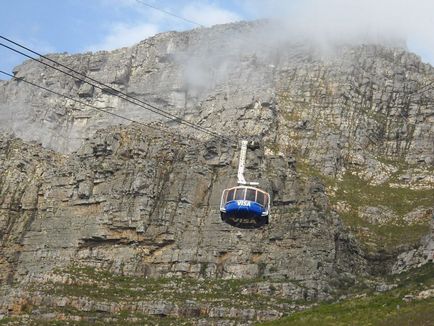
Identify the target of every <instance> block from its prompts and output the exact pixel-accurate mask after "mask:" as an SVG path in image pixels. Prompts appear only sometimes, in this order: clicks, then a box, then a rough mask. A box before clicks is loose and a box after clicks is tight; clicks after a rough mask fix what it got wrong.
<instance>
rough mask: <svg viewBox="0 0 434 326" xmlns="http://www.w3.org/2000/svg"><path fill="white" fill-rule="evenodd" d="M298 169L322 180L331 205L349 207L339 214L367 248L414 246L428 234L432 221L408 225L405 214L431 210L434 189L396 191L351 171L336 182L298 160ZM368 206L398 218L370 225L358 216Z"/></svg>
mask: <svg viewBox="0 0 434 326" xmlns="http://www.w3.org/2000/svg"><path fill="white" fill-rule="evenodd" d="M389 163H390V162H389ZM401 165H402V164H401ZM401 167H402V166H401ZM297 170H298V172H299V173H301V175H306V176H309V177H312V176H313V177H318V178H320V179H321V180H322V182H323V183H324V184H325V185H326V186H327V189H328V195H329V199H330V202H331V204H332V205H337V204H338V203H345V204H346V205H347V210H346V211H341V212H339V214H340V216H341V217H342V219H343V221H344V223H345V224H346V225H347V226H348V227H350V229H351V230H352V231H353V232H354V233H355V234H356V236H357V238H358V239H359V240H360V241H361V242H362V243H363V244H364V245H365V247H366V249H369V250H381V249H385V250H387V249H393V248H395V247H397V246H400V245H413V244H415V243H417V242H418V241H419V239H420V238H421V237H422V236H423V235H425V234H427V233H428V232H429V219H426V220H424V221H419V222H417V223H413V224H408V223H407V222H406V221H404V215H405V214H407V213H409V212H411V211H412V210H414V209H416V208H418V207H425V208H430V207H432V206H433V204H434V189H421V190H414V189H409V188H395V187H391V186H390V184H389V183H385V184H380V185H372V184H370V183H369V182H367V181H364V180H362V179H360V178H359V177H358V176H357V175H355V174H353V173H351V172H347V173H346V174H345V175H343V176H342V178H341V179H335V178H331V177H328V176H324V175H322V174H321V173H320V172H319V171H318V170H316V169H315V168H313V167H311V166H310V165H309V164H307V163H306V162H304V161H303V160H301V159H300V160H298V161H297ZM396 173H397V174H398V173H399V171H398V172H396ZM391 179H393V176H392V178H391ZM366 206H371V207H387V209H388V210H390V211H391V212H392V213H393V214H394V216H395V217H394V218H392V219H390V220H388V221H385V222H384V223H381V224H373V223H370V222H369V221H367V220H366V219H362V218H361V217H360V215H359V209H360V208H361V207H366Z"/></svg>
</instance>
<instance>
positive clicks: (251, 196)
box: [246, 189, 256, 201]
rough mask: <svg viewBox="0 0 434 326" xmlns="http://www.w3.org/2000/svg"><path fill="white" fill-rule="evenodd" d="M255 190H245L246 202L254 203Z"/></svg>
mask: <svg viewBox="0 0 434 326" xmlns="http://www.w3.org/2000/svg"><path fill="white" fill-rule="evenodd" d="M255 197H256V190H255V189H247V192H246V200H250V201H255Z"/></svg>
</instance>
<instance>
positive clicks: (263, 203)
mask: <svg viewBox="0 0 434 326" xmlns="http://www.w3.org/2000/svg"><path fill="white" fill-rule="evenodd" d="M246 153H247V141H246V140H243V141H242V142H241V152H240V159H239V164H238V186H236V187H232V188H228V189H225V190H223V193H222V197H221V201H220V213H221V218H222V220H223V221H229V220H232V221H233V220H238V221H244V222H248V221H254V222H259V224H268V217H269V212H270V195H269V194H268V193H267V192H265V191H263V190H261V189H259V188H257V187H255V186H258V185H259V184H258V183H257V182H247V181H246V180H245V179H244V167H245V162H246ZM238 223H239V222H238ZM238 223H232V224H238Z"/></svg>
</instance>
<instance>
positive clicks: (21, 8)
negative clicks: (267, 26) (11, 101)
mask: <svg viewBox="0 0 434 326" xmlns="http://www.w3.org/2000/svg"><path fill="white" fill-rule="evenodd" d="M0 1H1V2H2V3H1V8H2V13H3V15H2V19H1V20H0V35H3V36H6V37H8V38H11V39H13V40H16V41H18V42H20V43H23V44H25V45H27V46H28V47H30V48H32V49H34V50H36V51H38V52H42V53H52V52H69V53H78V52H86V51H96V50H111V49H115V48H118V47H122V46H129V45H132V44H134V43H137V42H139V41H140V40H143V39H145V38H147V37H149V36H152V35H154V34H156V33H159V32H164V31H168V30H177V31H181V30H186V29H190V28H194V27H196V26H194V25H192V24H190V23H187V22H185V21H182V20H180V19H177V18H174V17H172V16H169V15H167V14H164V13H162V12H159V11H157V10H154V9H152V8H149V7H147V6H145V5H144V4H142V3H140V1H143V2H145V3H148V4H151V5H154V6H157V7H159V8H162V9H164V10H167V11H170V12H173V13H175V14H177V15H180V16H182V17H185V18H187V19H190V20H193V21H196V22H198V23H200V24H202V25H205V26H211V25H214V24H221V23H227V22H232V21H239V20H252V19H255V18H262V17H271V16H273V17H274V16H275V17H280V18H282V20H283V21H285V22H289V23H291V24H292V25H290V27H291V29H292V30H294V31H298V32H300V33H308V34H315V35H316V36H317V37H318V36H319V37H326V36H324V35H327V37H330V35H333V36H337V35H339V37H347V38H354V37H357V36H356V35H359V34H361V33H364V34H366V33H367V32H366V31H369V33H371V34H373V35H377V34H381V33H386V34H387V33H390V34H392V35H398V36H399V37H403V38H406V39H407V40H408V44H409V47H410V50H412V51H414V52H416V53H417V54H419V55H421V56H422V58H423V60H424V61H426V62H431V63H434V38H433V37H432V36H431V32H432V31H434V18H433V17H434V15H433V14H432V12H434V1H432V0H411V1H410V0H363V1H362V0H286V1H285V0H232V1H229V0H196V1H191V0H180V1H173V0H9V1H8V0H0ZM322 33H323V34H322ZM0 58H1V60H0V69H2V70H5V71H7V72H11V70H12V67H13V66H15V65H17V64H19V63H21V62H22V61H23V60H24V58H23V57H21V56H19V55H17V54H13V53H11V52H10V51H8V50H6V49H4V48H1V47H0Z"/></svg>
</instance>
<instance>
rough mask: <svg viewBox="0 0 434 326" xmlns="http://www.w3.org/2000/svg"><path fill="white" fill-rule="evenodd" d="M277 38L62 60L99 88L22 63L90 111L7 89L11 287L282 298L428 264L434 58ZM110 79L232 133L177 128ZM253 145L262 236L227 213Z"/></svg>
mask: <svg viewBox="0 0 434 326" xmlns="http://www.w3.org/2000/svg"><path fill="white" fill-rule="evenodd" d="M264 31H269V30H267V28H266V27H264V23H240V24H229V25H221V26H216V27H213V28H210V29H197V30H192V31H188V32H183V33H175V32H171V33H164V34H160V35H157V36H155V37H153V38H150V39H148V40H145V41H143V42H141V43H139V44H137V45H135V46H133V47H131V48H123V49H120V50H116V51H113V52H98V53H86V54H78V55H66V54H62V55H57V54H56V55H50V58H52V59H54V60H57V61H60V62H61V63H62V64H64V65H67V66H68V67H71V68H73V69H75V70H76V71H79V72H81V73H83V74H85V75H87V76H89V77H92V78H94V79H96V80H98V81H101V82H103V83H104V84H105V85H99V86H98V87H95V86H92V85H89V84H86V83H84V82H82V81H78V80H74V79H72V78H70V77H67V76H64V75H63V74H61V73H60V72H56V71H52V70H50V69H49V68H47V67H44V66H41V65H40V64H37V63H35V62H30V61H27V62H25V63H23V64H22V65H20V66H19V67H17V68H16V69H15V75H16V76H17V77H19V78H24V79H25V80H28V81H31V82H34V83H36V84H38V85H43V86H44V87H48V88H50V89H53V90H55V91H56V92H60V93H63V94H66V95H68V96H71V97H73V98H74V99H77V100H79V101H81V102H82V103H83V104H78V103H77V102H74V101H71V100H67V99H65V98H61V97H57V96H55V95H53V94H48V93H46V92H44V91H42V90H39V89H35V88H33V87H32V86H30V85H28V84H26V83H24V82H23V81H19V80H18V81H17V80H12V81H1V82H0V129H1V130H2V131H3V133H2V136H1V137H0V284H1V285H3V286H6V285H8V284H9V285H10V284H13V283H14V282H18V283H21V284H26V282H29V281H31V282H34V281H41V282H49V281H50V280H52V279H53V277H54V276H53V274H52V272H53V271H55V270H59V269H60V270H61V269H63V268H68V267H69V266H71V265H74V266H75V265H79V266H88V267H91V268H101V269H104V270H108V271H110V272H113V273H117V274H122V275H134V276H137V277H160V276H169V277H172V276H189V277H192V278H195V279H202V278H217V279H232V278H235V279H244V278H250V279H255V278H263V279H264V278H265V279H266V280H274V281H276V280H277V281H278V282H280V283H279V285H273V286H272V287H273V288H275V289H277V290H276V291H278V292H279V293H281V295H282V296H283V297H285V298H293V299H294V300H313V299H328V298H331V297H332V296H333V295H334V294H335V293H336V291H337V290H338V289H340V288H342V287H349V286H351V285H352V284H354V283H355V282H356V279H357V277H359V276H366V275H382V274H386V273H388V272H392V271H394V272H400V271H403V270H407V269H408V268H410V267H413V266H417V265H421V264H425V263H427V262H429V261H432V259H433V246H432V232H430V220H431V219H432V214H433V210H432V207H433V201H432V198H434V190H433V189H434V177H433V175H434V173H433V171H434V169H433V166H434V145H433V144H434V120H433V119H434V109H433V106H432V100H433V97H434V91H433V90H432V89H431V88H430V87H429V84H430V81H431V80H432V78H433V77H434V75H433V68H432V67H431V66H429V65H427V64H424V63H422V62H421V61H420V59H419V58H418V57H417V56H416V55H414V54H411V53H408V52H407V51H406V50H405V49H403V48H402V47H393V46H390V45H389V46H388V47H385V46H382V45H378V44H370V45H352V46H350V45H339V46H337V45H336V46H334V47H332V48H328V50H327V51H323V50H324V49H320V48H318V47H316V46H315V44H311V43H309V42H305V43H304V42H300V41H297V42H296V41H294V40H286V39H284V38H283V39H278V38H277V37H276V38H274V37H271V36H267V35H268V34H267V33H266V32H264ZM110 87H112V88H115V89H117V90H118V91H120V92H122V93H124V94H127V95H130V96H133V97H135V98H137V99H139V100H141V101H146V102H148V103H151V104H152V105H154V106H156V107H158V108H161V109H163V110H165V111H166V112H170V113H171V114H174V115H177V116H179V117H181V118H182V119H185V120H187V121H191V122H193V123H195V124H198V125H200V126H202V127H205V128H208V129H210V130H214V131H216V132H218V133H220V134H222V135H225V136H228V137H230V138H232V139H233V140H234V142H233V143H231V142H230V141H223V140H221V139H218V138H215V137H212V136H210V135H206V134H201V133H199V132H198V131H197V130H194V129H191V130H190V129H189V128H188V127H186V126H185V125H179V124H178V123H177V122H175V121H167V119H164V118H162V117H161V116H159V115H157V114H155V113H151V112H149V111H148V110H145V109H144V108H143V107H140V106H137V105H133V104H132V103H130V102H128V101H124V100H122V99H121V98H120V97H119V96H121V97H122V96H124V95H122V94H121V93H120V92H117V93H116V94H117V95H118V96H115V95H113V94H111V93H113V92H112V91H111V90H110ZM85 103H87V104H90V105H92V106H96V107H98V108H101V109H104V110H107V111H110V112H113V113H115V114H118V115H122V116H125V117H127V118H129V119H133V120H136V121H138V122H141V123H143V122H144V123H150V122H153V125H152V126H153V127H152V128H148V127H144V126H143V125H140V124H138V123H137V124H129V123H128V122H126V121H124V120H122V119H120V118H115V117H113V116H111V115H108V114H105V113H103V112H101V111H97V110H94V109H92V108H91V107H88V106H85V105H84V104H85ZM120 124H123V125H120ZM242 138H246V139H249V140H255V141H256V142H257V144H258V146H255V147H252V148H250V149H249V150H248V155H247V166H246V179H248V180H252V181H259V183H260V187H261V188H263V189H264V190H265V191H267V192H269V193H270V195H271V198H272V205H271V216H270V224H268V225H263V226H260V227H258V228H240V227H236V226H233V225H229V224H227V223H224V222H223V221H222V220H221V219H220V213H219V204H220V196H221V193H222V190H223V189H224V188H227V187H230V186H234V185H235V184H236V173H237V164H238V156H239V149H238V147H237V141H239V140H240V139H242ZM422 237H424V238H423V241H422V246H419V242H418V241H419V239H420V238H422ZM430 257H431V258H430ZM56 280H57V279H56ZM63 282H65V283H67V282H70V281H68V279H64V280H63ZM276 286H277V287H276ZM269 288H271V285H269V284H268V285H267V284H266V285H258V286H257V287H255V286H253V287H251V288H246V291H250V292H251V293H257V292H260V291H265V290H264V289H269ZM7 291H8V290H6V292H7ZM267 291H268V290H267ZM270 291H271V290H270ZM273 291H274V290H273ZM6 292H5V293H6ZM250 292H249V293H250ZM19 296H20V294H18V295H17V296H16V297H14V298H15V299H16V298H17V297H19ZM5 298H6V297H5ZM15 299H14V300H15ZM8 300H9V299H7V298H6V299H4V300H3V301H0V313H1V311H2V310H1V309H3V307H6V308H5V309H6V310H7V309H8V308H7V307H8V305H9V304H10V302H11V301H10V300H12V299H10V300H9V301H8ZM32 300H33V299H32ZM32 302H33V301H32ZM252 316H254V314H253V315H252ZM273 316H274V315H273ZM276 316H277V315H276ZM252 318H254V317H252Z"/></svg>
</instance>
